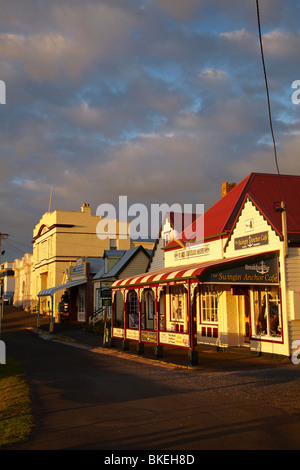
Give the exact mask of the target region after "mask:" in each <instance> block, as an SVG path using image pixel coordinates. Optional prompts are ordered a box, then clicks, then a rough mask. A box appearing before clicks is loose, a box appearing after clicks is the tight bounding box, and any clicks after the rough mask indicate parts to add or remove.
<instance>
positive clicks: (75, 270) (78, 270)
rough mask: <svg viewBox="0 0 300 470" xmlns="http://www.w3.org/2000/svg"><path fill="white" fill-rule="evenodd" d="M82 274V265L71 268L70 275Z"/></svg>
mask: <svg viewBox="0 0 300 470" xmlns="http://www.w3.org/2000/svg"><path fill="white" fill-rule="evenodd" d="M83 272H84V265H83V264H79V265H78V266H72V274H81V273H83Z"/></svg>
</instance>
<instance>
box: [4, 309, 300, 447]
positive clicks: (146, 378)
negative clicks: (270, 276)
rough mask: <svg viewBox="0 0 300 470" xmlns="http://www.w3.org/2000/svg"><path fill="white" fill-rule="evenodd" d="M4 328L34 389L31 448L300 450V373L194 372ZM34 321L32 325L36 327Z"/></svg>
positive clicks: (19, 326) (292, 369)
mask: <svg viewBox="0 0 300 470" xmlns="http://www.w3.org/2000/svg"><path fill="white" fill-rule="evenodd" d="M27 321H28V318H27V317H25V316H24V317H23V318H20V317H19V320H18V322H16V320H15V321H14V322H12V323H7V322H6V324H5V322H4V324H3V330H2V336H1V339H3V340H4V341H5V343H6V347H7V355H10V356H14V357H16V358H17V359H18V360H19V361H20V362H21V364H22V366H23V368H24V370H25V372H26V374H27V376H28V379H29V383H30V387H31V390H32V399H33V409H34V415H35V420H36V427H35V430H34V432H33V434H32V436H31V437H30V439H29V440H28V441H26V442H25V443H23V444H22V445H18V446H16V449H26V450H38V449H44V450H56V449H76V450H81V449H85V450H86V449H89V450H93V449H98V450H105V451H107V453H108V455H111V451H125V450H126V451H132V453H133V454H134V451H135V450H141V449H142V450H148V451H150V450H151V451H152V450H156V451H162V450H164V451H172V453H173V454H174V453H177V454H178V453H180V451H181V450H188V451H192V452H193V451H196V450H202V449H205V450H215V449H276V450H277V449H300V439H299V435H300V400H299V398H300V366H295V365H293V364H291V363H290V364H281V365H277V366H276V367H267V366H266V368H261V367H260V368H257V369H253V368H249V369H248V370H245V369H243V370H240V371H239V370H235V371H232V370H224V371H220V370H217V371H216V372H212V371H208V372H205V370H203V369H201V370H199V369H198V370H197V369H196V370H186V369H178V368H174V367H170V368H168V367H161V366H159V365H156V364H155V363H153V362H149V363H147V362H146V361H144V362H143V363H138V362H136V361H131V360H124V359H122V358H119V357H117V356H113V355H105V354H97V353H94V352H91V351H88V350H84V349H79V348H76V347H73V346H72V345H71V344H70V343H69V344H68V343H65V344H62V343H59V342H55V341H48V340H45V339H43V338H41V337H40V336H37V335H35V334H34V333H32V332H31V331H29V330H24V329H23V327H24V325H25V324H26V322H27ZM29 323H30V322H29Z"/></svg>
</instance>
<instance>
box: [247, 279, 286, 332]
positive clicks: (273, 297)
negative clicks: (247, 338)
mask: <svg viewBox="0 0 300 470" xmlns="http://www.w3.org/2000/svg"><path fill="white" fill-rule="evenodd" d="M279 305H280V299H279V288H278V287H277V286H274V287H273V286H272V287H255V288H253V307H254V325H255V329H256V331H255V334H256V335H257V336H271V337H280V338H281V315H280V309H279Z"/></svg>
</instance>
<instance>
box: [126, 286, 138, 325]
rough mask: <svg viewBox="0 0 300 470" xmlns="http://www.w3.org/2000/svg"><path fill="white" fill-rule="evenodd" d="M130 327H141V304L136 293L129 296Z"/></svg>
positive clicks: (130, 293)
mask: <svg viewBox="0 0 300 470" xmlns="http://www.w3.org/2000/svg"><path fill="white" fill-rule="evenodd" d="M128 327H129V328H138V327H139V302H138V296H137V293H136V292H135V291H131V292H129V294H128Z"/></svg>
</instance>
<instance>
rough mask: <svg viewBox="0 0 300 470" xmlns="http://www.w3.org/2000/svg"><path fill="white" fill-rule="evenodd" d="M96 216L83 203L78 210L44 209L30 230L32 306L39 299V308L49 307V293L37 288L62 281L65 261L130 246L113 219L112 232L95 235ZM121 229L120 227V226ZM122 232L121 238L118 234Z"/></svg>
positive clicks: (47, 310) (64, 273)
mask: <svg viewBox="0 0 300 470" xmlns="http://www.w3.org/2000/svg"><path fill="white" fill-rule="evenodd" d="M99 221H100V217H99V216H96V215H93V214H92V213H91V207H90V205H89V204H86V203H84V204H83V205H82V207H81V210H80V211H63V210H55V211H53V212H47V213H45V214H44V215H43V216H42V218H41V220H40V221H39V223H38V224H37V225H36V226H35V229H34V231H33V241H32V242H33V267H32V299H33V300H32V306H33V307H35V306H37V305H38V303H39V307H40V310H41V312H44V313H47V312H49V309H50V303H49V297H47V296H39V293H40V292H41V291H44V290H46V289H49V288H52V287H55V286H59V285H61V284H63V283H64V282H65V280H66V279H65V275H66V270H67V269H68V267H69V264H70V263H72V262H74V263H76V260H77V259H79V258H82V257H85V258H90V257H102V256H103V253H104V251H105V250H109V249H122V250H127V249H130V248H131V240H130V238H129V235H128V226H127V227H126V229H127V232H126V231H125V234H121V236H120V235H119V228H120V227H119V223H118V221H115V222H116V223H115V227H116V232H117V233H116V234H115V233H107V236H106V238H103V239H100V238H98V236H97V225H98V223H99ZM120 230H121V228H120ZM122 236H123V238H122ZM59 295H60V293H59V291H57V292H56V293H55V295H54V297H53V304H54V316H55V317H58V311H57V304H58V302H59V301H60V297H59Z"/></svg>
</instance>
